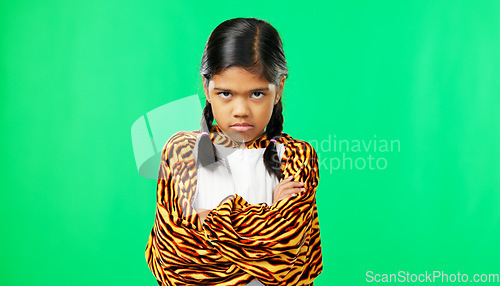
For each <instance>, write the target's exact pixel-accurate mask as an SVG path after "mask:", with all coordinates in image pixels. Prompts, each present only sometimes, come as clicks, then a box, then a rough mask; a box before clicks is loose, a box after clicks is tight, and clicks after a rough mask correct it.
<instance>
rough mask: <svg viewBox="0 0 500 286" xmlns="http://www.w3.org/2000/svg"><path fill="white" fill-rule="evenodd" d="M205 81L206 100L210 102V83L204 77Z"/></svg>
mask: <svg viewBox="0 0 500 286" xmlns="http://www.w3.org/2000/svg"><path fill="white" fill-rule="evenodd" d="M202 79H203V91H204V92H205V98H206V99H207V100H208V102H210V94H209V92H208V82H207V79H206V78H204V77H202Z"/></svg>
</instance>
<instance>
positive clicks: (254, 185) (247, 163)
mask: <svg viewBox="0 0 500 286" xmlns="http://www.w3.org/2000/svg"><path fill="white" fill-rule="evenodd" d="M214 146H215V147H216V149H217V151H218V152H219V155H220V158H219V159H220V162H217V163H214V166H210V167H211V168H210V169H209V168H208V167H202V166H201V164H200V165H199V166H198V169H197V179H198V182H197V186H196V193H195V195H194V199H193V208H194V209H210V210H211V209H214V208H216V207H217V206H218V205H219V204H220V202H221V201H222V200H224V198H226V197H227V196H229V195H232V194H238V195H240V196H241V197H242V198H243V199H245V200H246V201H247V202H248V203H249V204H260V203H266V204H268V205H272V203H273V190H274V187H276V185H278V179H277V178H276V177H275V176H274V175H273V176H271V175H269V173H268V171H267V170H266V167H265V165H264V161H263V155H264V151H265V148H259V149H240V148H229V147H225V146H222V145H218V144H214ZM276 150H277V151H278V156H279V158H280V160H281V158H282V157H283V154H284V152H285V148H284V146H283V144H277V145H276ZM197 151H198V147H197V146H195V148H194V150H193V153H194V156H195V158H197ZM211 169H213V170H211ZM263 285H264V284H262V283H261V282H260V281H259V280H257V279H254V280H252V281H251V282H250V283H248V284H247V286H263Z"/></svg>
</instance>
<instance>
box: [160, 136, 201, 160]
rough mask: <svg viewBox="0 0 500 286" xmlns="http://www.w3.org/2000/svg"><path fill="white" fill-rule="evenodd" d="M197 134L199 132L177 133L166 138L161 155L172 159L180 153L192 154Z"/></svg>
mask: <svg viewBox="0 0 500 286" xmlns="http://www.w3.org/2000/svg"><path fill="white" fill-rule="evenodd" d="M199 134H200V131H199V130H194V131H179V132H177V133H175V134H174V135H172V136H170V138H168V140H167V142H166V143H165V145H164V146H163V150H162V155H164V156H166V157H173V156H176V155H178V154H181V153H186V152H192V150H193V148H194V146H195V144H196V138H197V137H198V135H199Z"/></svg>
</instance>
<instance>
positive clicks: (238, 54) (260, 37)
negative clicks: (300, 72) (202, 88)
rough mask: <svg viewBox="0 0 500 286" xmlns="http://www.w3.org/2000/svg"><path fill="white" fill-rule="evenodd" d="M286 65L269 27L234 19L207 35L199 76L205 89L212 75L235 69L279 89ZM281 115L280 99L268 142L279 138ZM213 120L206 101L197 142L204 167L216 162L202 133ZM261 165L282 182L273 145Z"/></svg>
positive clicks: (275, 33)
mask: <svg viewBox="0 0 500 286" xmlns="http://www.w3.org/2000/svg"><path fill="white" fill-rule="evenodd" d="M286 64H287V63H286V60H285V53H284V52H283V44H282V42H281V38H280V35H279V33H278V31H277V30H276V29H275V28H274V27H273V26H271V24H269V23H268V22H267V21H264V20H260V19H256V18H234V19H230V20H226V21H224V22H222V23H221V24H219V26H217V27H216V28H215V29H214V30H213V31H212V33H211V34H210V37H209V38H208V40H207V43H206V46H205V51H204V52H203V56H202V60H201V67H200V75H201V76H203V77H204V78H205V79H206V84H207V85H208V82H209V81H210V80H211V79H212V77H213V76H214V75H215V74H218V73H220V72H222V71H223V70H224V69H226V68H229V67H232V66H238V67H243V68H245V69H246V70H248V71H249V72H252V73H256V74H259V75H260V76H262V77H263V78H265V79H267V80H268V81H269V82H271V83H274V84H275V85H276V86H277V87H279V85H280V79H281V77H282V76H285V77H288V69H287V66H286ZM282 111H283V105H282V103H281V98H280V100H279V101H278V103H277V104H275V105H274V107H273V113H272V115H271V119H270V120H269V123H268V125H267V126H266V131H265V132H266V135H267V138H268V139H278V138H280V137H281V132H282V130H283V113H282ZM213 119H214V116H213V113H212V106H211V104H210V102H208V100H207V101H206V102H205V108H204V109H203V116H202V119H201V131H202V135H201V136H200V140H199V142H198V162H199V163H201V164H202V165H203V166H207V165H209V164H212V163H214V162H217V161H218V156H217V152H216V149H215V146H214V145H213V143H212V140H210V137H209V136H208V135H207V133H203V132H208V133H209V132H210V131H211V129H212V122H213ZM264 164H265V166H266V169H267V171H268V172H269V173H270V174H274V175H276V177H277V178H278V179H280V178H281V163H280V160H279V158H278V153H277V150H276V144H275V143H274V142H270V143H269V144H268V146H267V148H266V150H265V152H264Z"/></svg>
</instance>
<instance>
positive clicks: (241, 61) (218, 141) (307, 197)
mask: <svg viewBox="0 0 500 286" xmlns="http://www.w3.org/2000/svg"><path fill="white" fill-rule="evenodd" d="M200 74H201V76H202V78H203V87H204V92H205V95H206V106H205V109H204V110H203V116H202V120H201V129H200V130H196V131H190V132H187V131H183V132H178V133H176V134H175V135H173V136H172V137H171V138H170V139H169V140H168V141H167V142H166V144H165V147H164V148H163V151H162V160H161V164H160V170H159V174H158V181H157V207H156V217H155V223H154V226H153V230H152V231H151V235H150V237H149V241H148V244H147V247H146V260H147V262H148V265H149V267H150V269H151V271H152V272H153V274H154V275H155V277H156V279H157V280H158V284H159V285H228V286H229V285H313V280H314V279H315V278H316V277H317V276H318V275H319V274H320V273H321V272H322V268H323V263H322V256H321V244H320V233H319V222H318V215H317V210H316V200H315V194H316V188H317V185H318V181H319V170H318V158H317V155H316V152H315V150H314V149H313V148H312V147H311V145H310V144H308V143H307V142H305V141H302V140H298V139H294V138H292V137H291V136H290V135H288V134H286V133H283V132H282V130H283V115H282V92H283V87H284V82H285V79H286V78H287V77H288V70H287V67H286V60H285V55H284V52H283V47H282V42H281V38H280V36H279V34H278V32H277V31H276V29H274V28H273V27H272V26H271V25H270V24H269V23H268V22H266V21H263V20H258V19H255V18H236V19H231V20H227V21H225V22H223V23H221V24H220V25H219V26H217V27H216V28H215V30H214V31H213V32H212V33H211V35H210V37H209V39H208V41H207V43H206V47H205V51H204V53H203V57H202V63H201V70H200ZM214 119H215V121H216V122H217V124H213V120H214Z"/></svg>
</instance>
